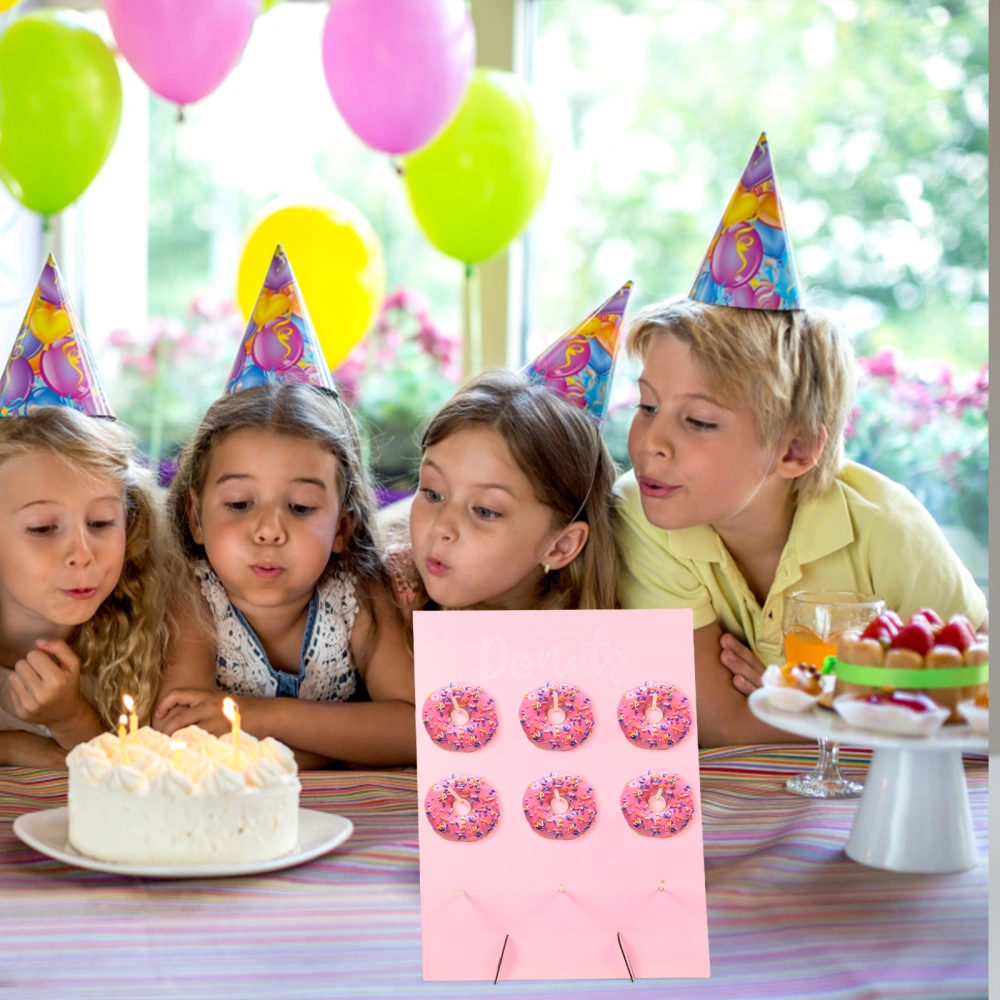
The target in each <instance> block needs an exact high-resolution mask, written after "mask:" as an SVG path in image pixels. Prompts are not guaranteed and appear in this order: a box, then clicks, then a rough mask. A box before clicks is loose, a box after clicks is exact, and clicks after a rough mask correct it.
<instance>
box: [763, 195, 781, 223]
mask: <svg viewBox="0 0 1000 1000" xmlns="http://www.w3.org/2000/svg"><path fill="white" fill-rule="evenodd" d="M757 218H758V220H759V221H761V222H763V223H766V224H767V225H769V226H773V227H774V228H775V229H781V228H782V225H781V208H780V207H779V205H778V196H777V194H776V193H775V192H774V191H765V192H764V193H763V194H762V195H761V196H760V208H759V209H758V211H757Z"/></svg>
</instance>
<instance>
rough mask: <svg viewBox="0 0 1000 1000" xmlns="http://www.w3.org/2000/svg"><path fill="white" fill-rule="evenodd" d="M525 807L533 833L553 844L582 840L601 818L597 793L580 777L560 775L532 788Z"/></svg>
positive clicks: (528, 792) (551, 776)
mask: <svg viewBox="0 0 1000 1000" xmlns="http://www.w3.org/2000/svg"><path fill="white" fill-rule="evenodd" d="M521 805H522V807H523V809H524V816H525V819H527V821H528V825H529V826H530V827H531V829H532V830H534V831H535V833H537V834H538V836H539V837H547V838H548V839H549V840H575V839H576V838H577V837H582V836H583V835H584V834H585V833H586V832H587V831H588V830H589V829H590V827H591V825H592V824H593V822H594V819H595V817H596V816H597V802H596V801H595V798H594V789H593V788H591V786H590V785H589V784H588V783H587V782H586V781H584V780H583V778H581V777H580V776H579V775H576V774H561V773H559V772H557V771H554V772H552V773H550V774H547V775H546V776H545V777H544V778H538V779H537V780H536V781H533V782H532V783H531V784H530V785H528V787H527V789H526V790H525V793H524V798H523V799H522V800H521Z"/></svg>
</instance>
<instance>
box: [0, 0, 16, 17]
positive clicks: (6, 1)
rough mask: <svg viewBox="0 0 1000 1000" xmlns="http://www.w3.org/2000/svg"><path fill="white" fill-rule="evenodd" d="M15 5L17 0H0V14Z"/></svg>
mask: <svg viewBox="0 0 1000 1000" xmlns="http://www.w3.org/2000/svg"><path fill="white" fill-rule="evenodd" d="M16 3H17V0H0V14H2V13H3V12H4V11H5V10H10V9H11V7H13V6H14V4H16Z"/></svg>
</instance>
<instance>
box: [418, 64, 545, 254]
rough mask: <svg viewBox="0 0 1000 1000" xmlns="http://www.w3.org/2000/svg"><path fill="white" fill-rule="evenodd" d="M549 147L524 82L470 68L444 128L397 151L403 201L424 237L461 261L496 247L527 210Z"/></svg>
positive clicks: (538, 192) (533, 204)
mask: <svg viewBox="0 0 1000 1000" xmlns="http://www.w3.org/2000/svg"><path fill="white" fill-rule="evenodd" d="M551 165H552V149H551V146H550V144H549V137H548V135H547V134H546V132H545V131H544V129H543V128H542V126H541V124H540V123H539V121H538V118H537V117H536V115H535V109H534V108H533V107H532V104H531V98H530V96H529V92H528V87H527V85H526V84H525V83H524V81H523V80H522V79H521V78H520V77H518V76H515V75H514V74H513V73H507V72H505V71H503V70H498V69H477V70H476V71H475V73H474V74H473V76H472V82H471V83H470V84H469V89H468V91H467V93H466V95H465V100H464V101H463V102H462V106H461V107H460V108H459V110H458V114H457V115H456V116H455V117H454V118H453V119H452V121H451V123H450V124H449V125H448V127H447V128H446V129H445V130H444V131H443V132H442V133H441V134H440V135H439V136H438V137H437V138H436V139H435V140H434V141H433V142H431V143H429V144H428V145H427V146H424V148H423V149H420V150H418V151H417V152H416V153H412V154H411V155H409V156H406V157H404V158H403V166H404V179H405V182H406V190H407V193H408V194H409V196H410V204H411V205H412V206H413V212H414V214H415V215H416V217H417V222H418V223H420V228H421V229H423V231H424V233H425V234H426V235H427V238H428V239H429V240H430V241H431V243H433V244H434V246H436V247H437V248H438V249H439V250H442V251H443V252H444V253H446V254H448V256H449V257H455V258H456V259H458V260H461V261H464V262H465V263H467V264H475V263H478V262H479V261H483V260H486V259H487V258H489V257H492V256H493V255H494V254H496V253H498V252H499V251H501V250H502V249H503V248H504V247H505V246H507V244H508V243H510V241H511V240H512V239H514V237H515V236H517V235H518V233H520V232H521V230H522V229H524V227H525V226H526V225H527V224H528V220H529V219H530V218H531V216H532V215H534V213H535V210H536V209H537V208H538V206H539V205H540V204H541V201H542V197H543V196H544V194H545V188H546V186H547V184H548V182H549V168H550V167H551Z"/></svg>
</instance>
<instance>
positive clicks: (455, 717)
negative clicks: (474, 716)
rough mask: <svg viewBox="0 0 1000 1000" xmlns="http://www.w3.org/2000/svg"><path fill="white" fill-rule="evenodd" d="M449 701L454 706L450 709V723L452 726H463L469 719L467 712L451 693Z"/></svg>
mask: <svg viewBox="0 0 1000 1000" xmlns="http://www.w3.org/2000/svg"><path fill="white" fill-rule="evenodd" d="M451 703H452V704H453V705H454V706H455V707H454V708H453V709H452V711H451V723H452V725H453V726H464V725H465V724H466V723H467V722H468V721H469V713H468V712H466V710H465V709H464V708H462V706H461V705H460V704H459V701H458V699H457V698H456V697H455V696H454V695H452V696H451Z"/></svg>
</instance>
